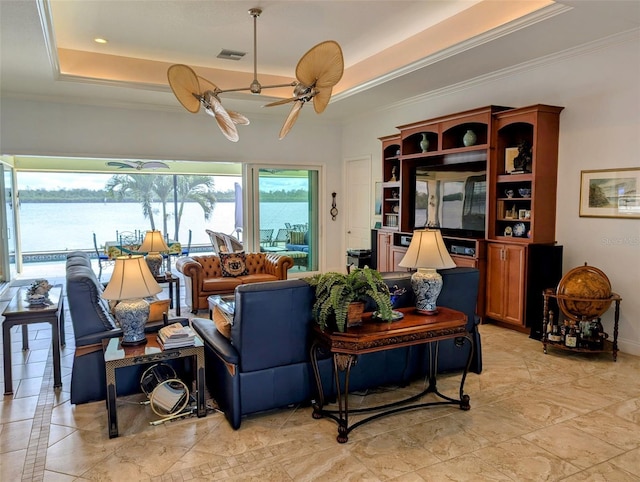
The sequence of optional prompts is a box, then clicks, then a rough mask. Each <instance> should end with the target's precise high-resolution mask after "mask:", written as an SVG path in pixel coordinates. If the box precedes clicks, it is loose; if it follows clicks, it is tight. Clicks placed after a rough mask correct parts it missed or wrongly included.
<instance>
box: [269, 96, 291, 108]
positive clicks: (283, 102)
mask: <svg viewBox="0 0 640 482" xmlns="http://www.w3.org/2000/svg"><path fill="white" fill-rule="evenodd" d="M296 100H298V98H297V97H289V98H288V99H280V100H276V101H275V102H271V103H269V104H265V105H263V106H262V107H273V106H275V105H283V104H288V103H289V102H294V101H296Z"/></svg>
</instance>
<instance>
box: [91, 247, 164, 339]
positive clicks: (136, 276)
mask: <svg viewBox="0 0 640 482" xmlns="http://www.w3.org/2000/svg"><path fill="white" fill-rule="evenodd" d="M161 291H162V288H161V287H160V285H159V284H158V283H156V280H155V279H154V277H153V275H152V274H151V271H150V270H149V267H148V266H147V263H146V262H145V260H144V258H143V257H142V256H141V255H135V256H119V257H117V258H116V261H115V266H114V268H113V275H112V276H111V280H110V281H109V284H108V285H107V287H106V288H105V290H104V292H103V293H102V298H104V299H105V300H114V301H119V303H118V304H117V305H116V306H115V308H114V316H115V318H116V321H117V322H118V324H119V325H120V328H121V329H122V345H123V346H127V345H143V344H145V343H146V342H147V338H146V336H145V333H144V327H145V324H146V323H147V320H148V319H149V311H150V308H149V303H147V301H146V300H144V298H146V297H148V296H153V295H156V294H158V293H160V292H161Z"/></svg>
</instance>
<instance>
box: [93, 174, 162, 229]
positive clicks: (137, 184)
mask: <svg viewBox="0 0 640 482" xmlns="http://www.w3.org/2000/svg"><path fill="white" fill-rule="evenodd" d="M156 177H158V176H157V175H156V174H116V175H115V176H113V177H112V178H111V179H109V180H108V181H107V184H106V186H105V189H106V190H107V191H108V193H109V195H110V196H111V197H113V198H114V199H124V198H125V197H126V196H131V197H132V198H134V199H136V200H138V201H140V203H141V204H142V214H144V217H145V218H149V221H150V222H151V229H156V223H155V220H154V218H153V209H152V207H151V202H152V201H153V194H154V184H155V182H156Z"/></svg>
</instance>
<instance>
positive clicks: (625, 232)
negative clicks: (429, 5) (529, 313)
mask: <svg viewBox="0 0 640 482" xmlns="http://www.w3.org/2000/svg"><path fill="white" fill-rule="evenodd" d="M639 37H640V35H638V32H635V33H634V34H631V35H629V34H627V35H626V36H621V37H619V38H615V39H609V41H608V42H603V43H600V44H594V45H592V46H590V47H589V48H588V49H587V48H583V49H582V50H580V51H574V52H572V53H571V55H568V53H567V55H560V56H556V57H554V58H549V59H546V61H545V62H539V63H538V64H537V65H529V66H522V68H521V69H512V71H511V72H510V73H507V72H505V73H503V75H499V74H497V75H494V76H492V77H491V78H486V79H478V81H477V82H475V83H469V84H467V85H464V86H458V87H457V88H453V87H452V88H449V89H448V90H447V91H442V92H438V93H436V94H434V95H430V96H429V97H427V98H422V99H415V100H414V101H412V102H405V103H404V104H403V105H402V106H396V107H394V108H387V109H384V110H380V111H378V112H375V113H368V114H367V116H366V117H364V116H363V117H361V118H357V119H352V120H350V121H349V122H348V123H347V124H346V125H345V128H344V130H343V143H344V144H343V153H342V155H343V157H344V158H349V157H356V156H363V155H371V156H372V158H373V166H374V169H376V171H375V172H374V175H373V179H380V170H379V169H380V168H379V166H381V148H380V142H379V141H378V140H377V138H378V137H381V136H385V135H389V134H394V133H396V132H398V131H397V130H396V129H395V126H398V125H403V124H408V123H411V122H415V121H419V120H423V119H429V118H432V117H437V116H439V115H445V114H450V113H455V112H458V111H463V110H467V109H472V108H475V107H480V106H485V105H491V104H493V105H505V106H512V107H523V106H526V105H531V104H539V103H541V104H551V105H558V106H563V107H564V108H565V109H564V111H563V112H562V114H561V116H560V146H559V170H558V203H557V206H558V207H557V221H556V223H557V224H556V233H557V240H558V243H559V244H561V245H563V246H564V263H563V265H564V266H563V272H567V271H569V270H570V269H572V268H574V267H576V266H580V265H582V264H584V263H585V262H587V263H588V264H589V265H591V266H595V267H597V268H600V269H602V270H603V271H604V272H605V273H606V274H607V276H608V277H609V279H610V281H611V284H612V288H613V290H614V291H615V292H617V293H619V294H620V295H621V296H622V298H623V300H622V303H621V305H620V306H621V310H620V311H621V313H620V333H619V346H620V349H621V350H622V351H624V352H627V353H633V354H636V355H640V295H639V294H638V288H639V287H640V220H630V219H624V220H620V219H605V218H584V217H579V215H578V199H579V191H580V171H581V170H587V169H610V168H625V167H640V48H638V45H640V38H639ZM603 324H604V325H605V329H606V330H607V331H608V332H609V334H610V335H611V336H612V335H613V308H612V309H610V310H609V311H608V312H607V313H606V314H605V316H604V317H603Z"/></svg>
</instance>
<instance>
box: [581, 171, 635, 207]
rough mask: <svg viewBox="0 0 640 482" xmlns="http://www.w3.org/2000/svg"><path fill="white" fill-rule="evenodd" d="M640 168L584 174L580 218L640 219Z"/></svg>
mask: <svg viewBox="0 0 640 482" xmlns="http://www.w3.org/2000/svg"><path fill="white" fill-rule="evenodd" d="M639 187H640V168H630V169H603V170H597V171H596V170H594V171H582V172H581V173H580V216H582V217H598V218H629V219H640V193H639V192H638V188H639Z"/></svg>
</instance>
